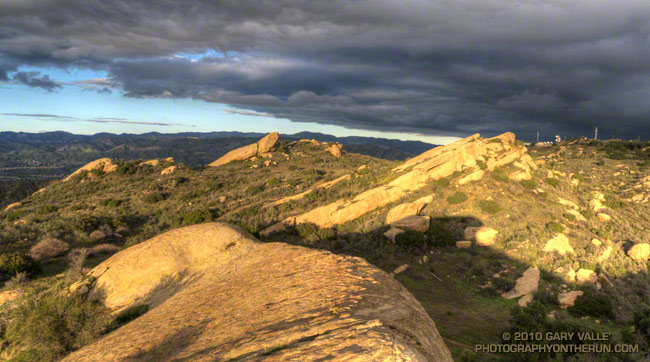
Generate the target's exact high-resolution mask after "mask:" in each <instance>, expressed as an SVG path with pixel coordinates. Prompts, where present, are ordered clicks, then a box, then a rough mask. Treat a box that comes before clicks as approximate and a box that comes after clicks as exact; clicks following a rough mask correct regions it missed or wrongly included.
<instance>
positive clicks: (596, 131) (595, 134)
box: [594, 127, 598, 140]
mask: <svg viewBox="0 0 650 362" xmlns="http://www.w3.org/2000/svg"><path fill="white" fill-rule="evenodd" d="M594 139H595V140H597V139H598V127H596V130H595V131H594Z"/></svg>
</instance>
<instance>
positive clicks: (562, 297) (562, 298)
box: [557, 290, 585, 308]
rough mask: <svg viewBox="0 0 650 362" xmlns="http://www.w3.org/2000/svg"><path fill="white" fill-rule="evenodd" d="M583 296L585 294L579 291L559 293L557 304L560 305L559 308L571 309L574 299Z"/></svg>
mask: <svg viewBox="0 0 650 362" xmlns="http://www.w3.org/2000/svg"><path fill="white" fill-rule="evenodd" d="M583 294H585V292H583V291H581V290H574V291H572V292H564V293H560V294H558V295H557V302H558V303H559V304H560V307H561V308H569V307H573V306H574V305H575V303H576V299H578V297H579V296H581V295H583Z"/></svg>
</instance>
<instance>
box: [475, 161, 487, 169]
mask: <svg viewBox="0 0 650 362" xmlns="http://www.w3.org/2000/svg"><path fill="white" fill-rule="evenodd" d="M476 164H477V165H478V167H479V168H480V169H481V170H484V171H485V170H487V163H485V162H483V161H481V160H476Z"/></svg>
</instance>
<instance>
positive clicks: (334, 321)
mask: <svg viewBox="0 0 650 362" xmlns="http://www.w3.org/2000/svg"><path fill="white" fill-rule="evenodd" d="M70 291H71V293H80V294H84V295H86V297H87V298H91V299H94V300H100V301H102V302H103V303H104V304H105V305H106V306H107V307H108V308H110V309H111V310H113V311H114V313H118V312H120V311H122V310H125V309H127V308H130V307H134V306H138V305H143V304H146V305H148V306H149V310H148V312H146V313H145V314H144V315H142V316H140V317H138V318H137V319H135V320H133V321H131V322H129V323H128V324H126V325H124V326H122V327H120V328H118V329H117V330H115V331H113V332H111V333H109V334H107V335H106V336H104V337H102V338H101V339H99V340H97V341H95V342H94V343H92V344H90V345H87V346H85V347H83V348H82V349H80V350H78V351H76V352H74V353H72V354H70V355H69V356H67V357H66V358H65V359H64V360H65V361H127V360H128V361H161V360H192V361H208V360H209V361H215V360H219V361H226V360H228V361H230V360H246V361H322V360H339V361H451V360H452V358H451V355H450V353H449V350H448V349H447V347H446V346H445V344H444V342H443V340H442V338H441V337H440V334H439V333H438V331H437V329H436V326H435V324H434V322H433V321H432V320H431V318H430V317H429V316H428V314H427V313H426V312H425V311H424V309H423V308H422V306H421V305H420V304H419V303H418V302H417V300H416V299H415V298H414V297H413V296H412V295H411V294H410V293H409V292H408V291H407V290H406V288H404V287H403V286H402V285H401V284H400V283H399V282H397V281H396V280H395V279H394V278H393V277H392V276H390V275H389V274H387V273H385V272H383V271H382V270H380V269H378V268H376V267H374V266H372V265H370V264H368V263H367V262H366V261H364V260H363V259H360V258H356V257H350V256H340V255H335V254H332V253H330V252H326V251H319V250H314V249H308V248H304V247H298V246H292V245H288V244H283V243H260V242H259V241H257V240H256V239H255V238H254V237H253V236H251V235H250V234H247V233H245V232H244V231H242V230H241V229H239V228H237V227H234V226H231V225H228V224H225V223H207V224H199V225H194V226H189V227H184V228H180V229H175V230H172V231H169V232H166V233H164V234H161V235H159V236H156V237H154V238H152V239H150V240H148V241H145V242H143V243H141V244H138V245H135V246H133V247H130V248H128V249H126V250H123V251H122V252H120V253H117V254H115V255H113V256H112V257H111V258H109V259H107V260H106V261H104V262H103V263H101V264H100V265H98V266H97V267H95V268H94V269H93V270H92V271H90V273H89V274H88V275H87V277H86V278H84V280H83V281H80V282H79V283H77V284H75V285H73V286H72V287H71V289H70Z"/></svg>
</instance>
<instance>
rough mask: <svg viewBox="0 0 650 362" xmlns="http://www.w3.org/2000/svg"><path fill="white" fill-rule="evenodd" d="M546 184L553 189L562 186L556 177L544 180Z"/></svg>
mask: <svg viewBox="0 0 650 362" xmlns="http://www.w3.org/2000/svg"><path fill="white" fill-rule="evenodd" d="M544 182H546V183H547V184H549V185H551V186H553V187H558V186H559V185H560V180H558V179H556V178H555V177H547V178H545V179H544Z"/></svg>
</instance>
